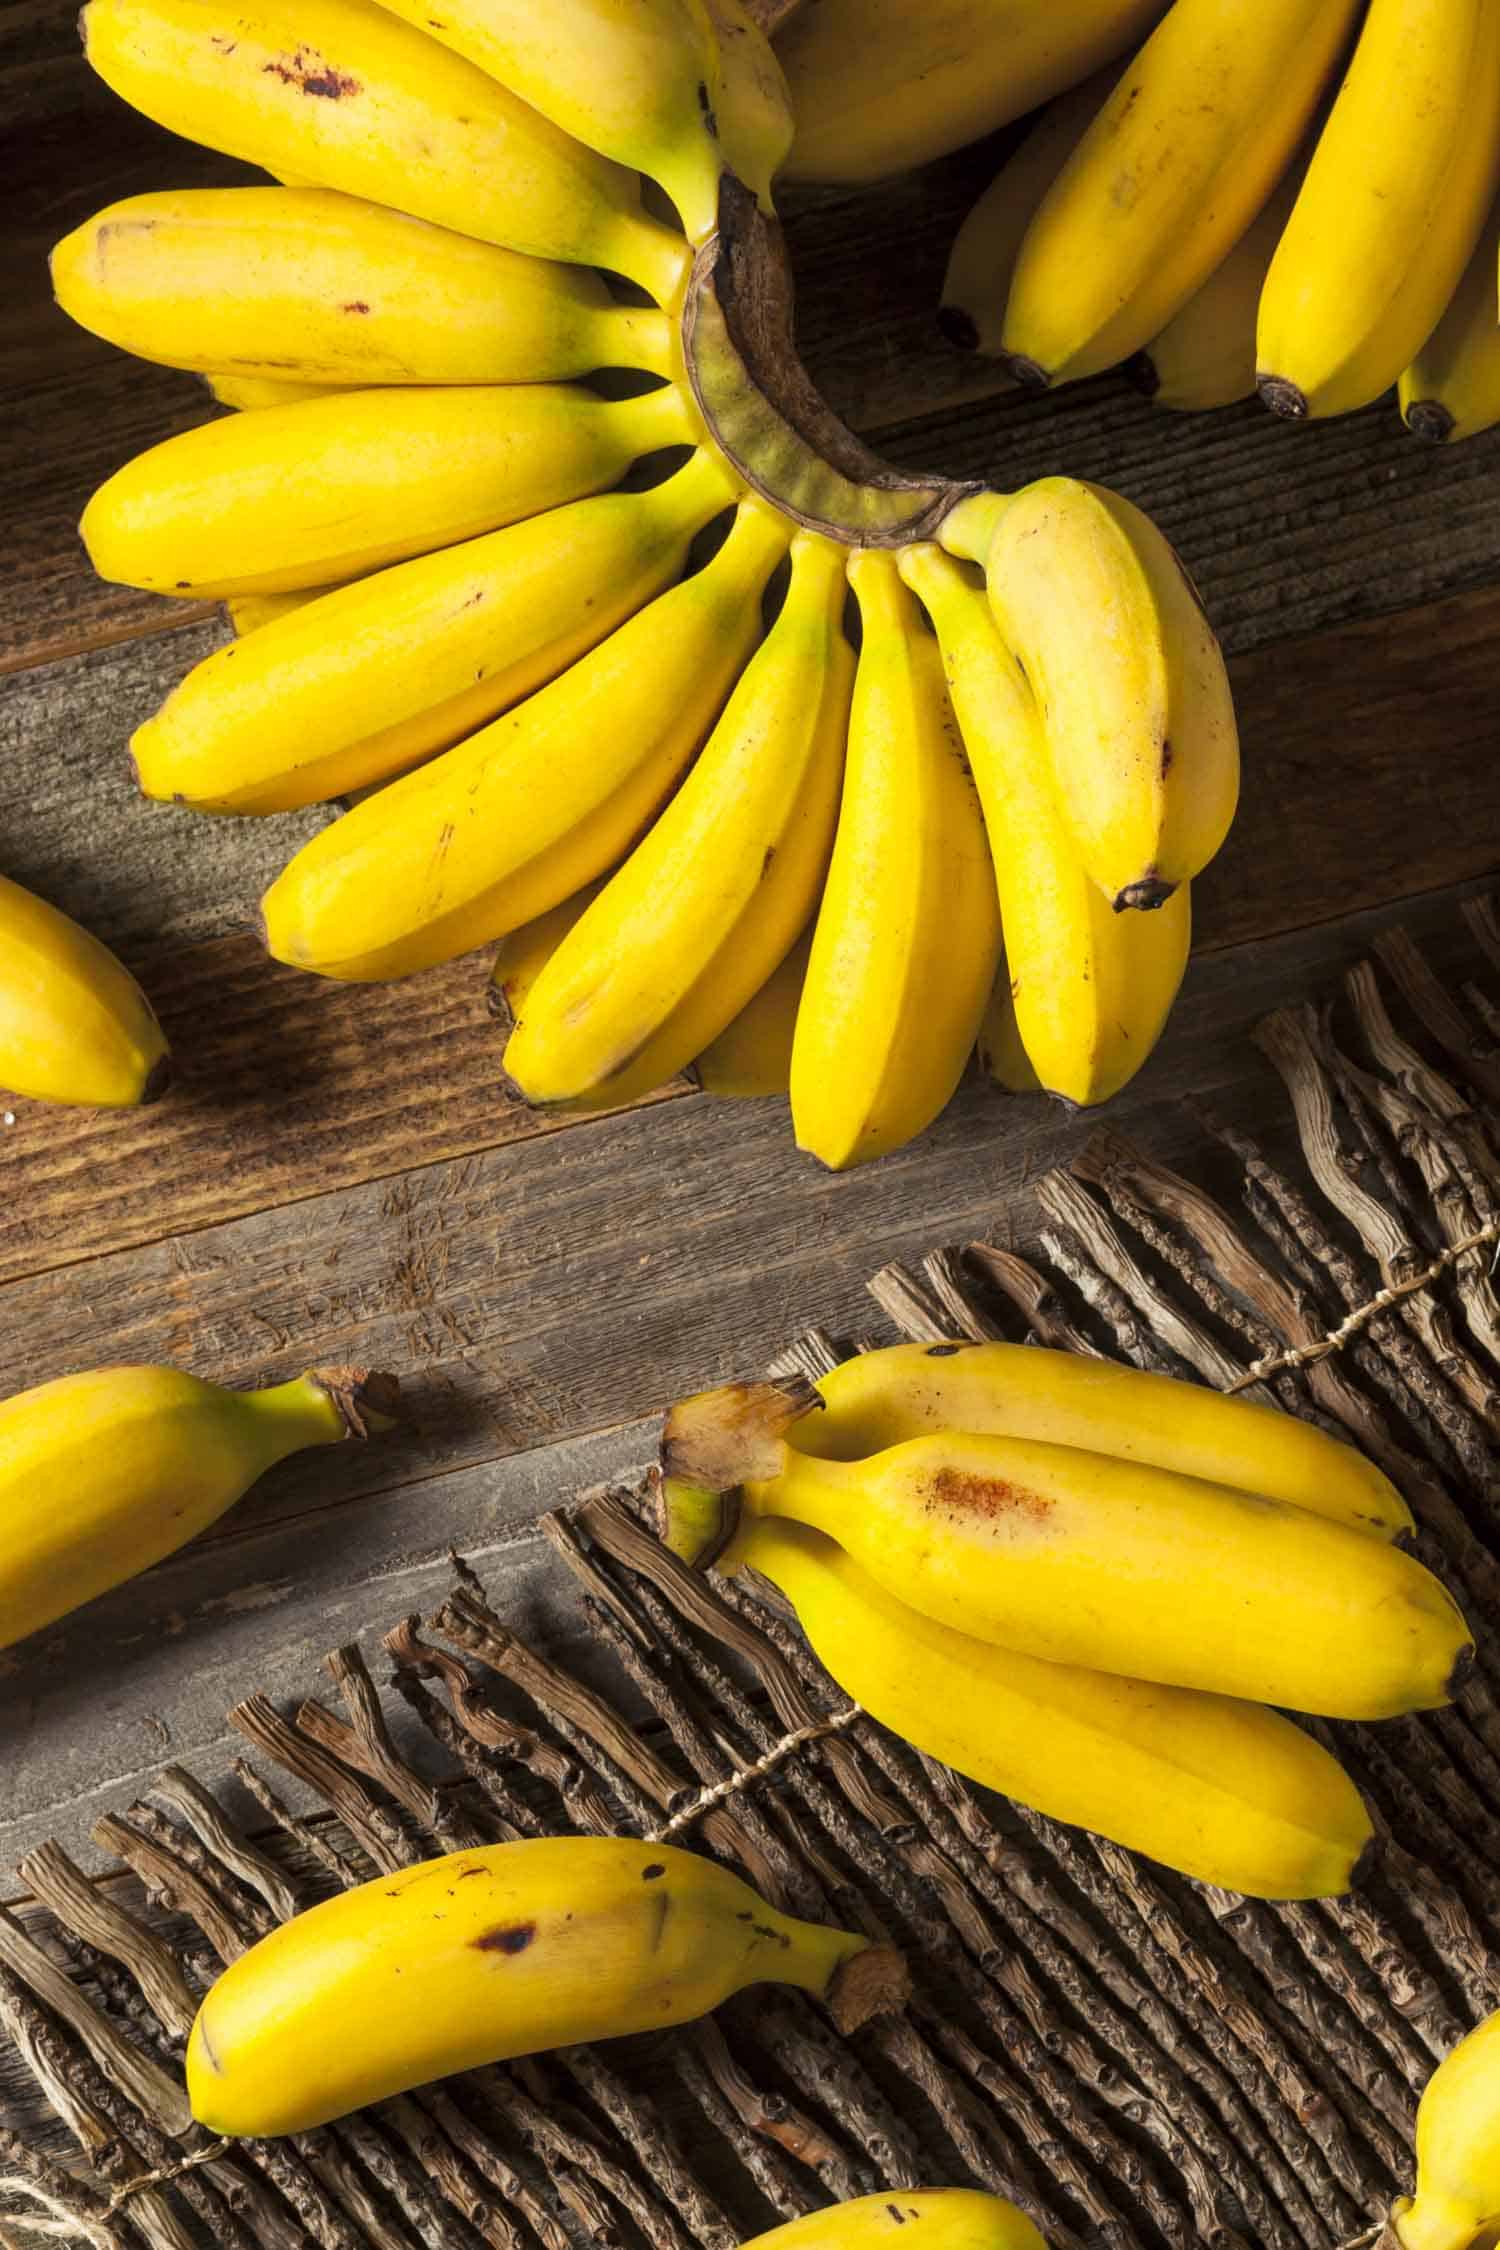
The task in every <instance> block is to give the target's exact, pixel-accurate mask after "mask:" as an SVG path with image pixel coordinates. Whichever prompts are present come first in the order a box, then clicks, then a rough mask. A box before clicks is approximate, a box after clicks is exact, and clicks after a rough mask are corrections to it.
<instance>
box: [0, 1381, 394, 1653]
mask: <svg viewBox="0 0 1500 2250" xmlns="http://www.w3.org/2000/svg"><path fill="white" fill-rule="evenodd" d="M396 1389H397V1385H396V1382H395V1379H394V1377H392V1376H388V1375H369V1374H366V1373H365V1371H364V1370H363V1369H362V1368H354V1367H330V1368H322V1369H319V1370H317V1371H315V1372H314V1373H312V1374H308V1375H302V1376H299V1377H298V1379H297V1380H296V1381H295V1382H292V1383H279V1384H277V1385H276V1386H275V1387H274V1389H271V1390H264V1391H225V1390H220V1389H219V1387H218V1385H217V1384H214V1383H204V1382H200V1381H199V1379H198V1377H197V1376H196V1375H186V1374H183V1373H182V1372H181V1371H180V1370H179V1369H177V1368H175V1367H107V1368H103V1369H101V1370H100V1371H99V1372H98V1373H97V1374H88V1375H66V1376H64V1377H62V1378H61V1380H60V1381H58V1382H55V1383H43V1384H42V1385H41V1386H40V1387H39V1388H38V1389H36V1390H31V1391H22V1392H21V1393H19V1395H18V1396H16V1397H15V1398H9V1399H6V1400H5V1401H4V1402H3V1403H0V1648H4V1647H7V1646H8V1645H9V1644H10V1643H11V1642H13V1641H18V1640H20V1639H21V1638H22V1636H23V1635H24V1634H26V1633H33V1632H35V1631H36V1630H37V1629H38V1628H39V1627H40V1626H43V1625H50V1624H51V1623H52V1622H53V1620H54V1619H56V1618H59V1617H61V1616H63V1615H64V1614H65V1613H66V1612H67V1611H68V1610H70V1609H76V1608H77V1607H78V1605H79V1604H80V1603H81V1602H86V1601H92V1600H93V1599H94V1597H95V1596H96V1595H97V1594H103V1593H106V1592H108V1590H109V1588H110V1587H112V1586H119V1585H122V1584H123V1583H124V1581H125V1580H126V1579H127V1578H133V1577H135V1575H136V1574H137V1572H139V1571H142V1570H145V1569H147V1568H148V1567H149V1566H150V1565H151V1564H152V1563H155V1562H160V1561H161V1559H162V1557H163V1556H164V1555H170V1554H172V1553H174V1552H175V1551H176V1549H177V1548H179V1547H181V1546H183V1545H185V1544H186V1542H187V1541H188V1540H189V1539H193V1538H196V1536H197V1534H198V1533H199V1532H200V1531H204V1530H206V1529H207V1527H208V1525H209V1524H211V1523H214V1522H216V1521H217V1519H218V1518H219V1517H220V1516H221V1515H223V1513H224V1511H225V1510H226V1508H229V1507H232V1506H233V1504H234V1502H235V1501H236V1500H238V1499H239V1497H240V1495H241V1494H242V1493H244V1492H246V1491H248V1490H249V1488H250V1486H251V1485H252V1484H254V1482H255V1481H256V1479H257V1477H261V1476H263V1475H264V1474H265V1472H266V1470H267V1469H269V1468H271V1467H272V1466H273V1465H274V1464H275V1463H276V1462H277V1461H284V1460H285V1459H286V1458H287V1456H288V1455H289V1454H292V1453H300V1452H301V1451H303V1449H304V1448H306V1447H308V1446H314V1445H337V1444H338V1443H339V1442H340V1440H341V1439H344V1438H348V1437H363V1436H365V1435H366V1433H367V1431H368V1430H369V1429H372V1428H375V1429H379V1428H384V1427H386V1426H387V1422H388V1413H389V1409H390V1407H391V1405H392V1403H393V1401H394V1399H395V1395H396Z"/></svg>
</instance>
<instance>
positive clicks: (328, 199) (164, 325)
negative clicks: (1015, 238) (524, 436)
mask: <svg viewBox="0 0 1500 2250" xmlns="http://www.w3.org/2000/svg"><path fill="white" fill-rule="evenodd" d="M52 287H53V291H54V293H55V295H56V297H57V301H58V303H59V304H60V305H61V306H62V309H63V311H64V312H65V313H67V314H69V315H70V317H71V318H72V319H74V320H76V321H77V322H78V323H79V325H80V327H83V328H87V329H91V330H92V332H93V333H94V334H95V335H96V336H102V337H104V339H105V340H106V342H108V343H111V344H118V345H119V347H120V348H121V350H122V351H127V352H134V353H135V354H136V355H137V356H138V357H139V358H141V359H152V360H156V361H158V362H159V363H160V364H161V365H162V366H164V367H185V368H189V369H197V370H199V371H200V372H206V373H210V374H212V373H216V372H219V371H222V372H224V373H227V374H238V375H253V376H261V375H270V376H273V377H275V378H277V379H279V378H280V377H281V376H283V375H290V376H293V377H296V378H300V379H312V380H314V381H320V382H327V383H337V384H344V385H350V384H353V385H356V386H366V385H369V384H372V383H541V382H555V381H558V380H561V379H565V378H567V377H569V376H573V375H587V374H589V373H590V372H591V371H592V370H593V369H595V368H599V367H610V366H620V367H644V368H647V369H649V370H650V371H651V372H653V373H659V374H668V373H670V372H671V357H672V353H671V344H670V339H669V337H668V333H667V327H666V322H665V320H664V318H663V316H662V315H661V314H660V313H658V312H640V311H637V310H635V309H634V308H632V307H630V306H626V305H617V304H614V303H613V302H612V301H611V299H610V296H609V292H608V291H607V290H606V288H605V286H604V283H603V282H602V281H601V280H600V278H599V276H598V275H597V274H595V273H592V272H590V271H589V270H588V269H587V268H585V267H582V266H562V265H551V264H548V263H547V262H546V260H544V259H541V258H527V257H523V256H522V255H521V253H520V252H519V251H515V250H501V249H497V248H496V246H495V245H494V244H493V243H490V242H476V241H474V240H473V239H472V237H470V236H468V235H463V234H453V233H451V232H450V231H449V230H448V229H447V228H445V227H434V226H429V225H428V223H427V222H426V220H424V219H408V218H404V217H403V216H402V214H401V213H400V212H399V211H387V210H384V209H383V208H382V207H381V206H380V205H379V204H377V203H362V202H361V201H360V200H359V199H358V197H357V196H352V195H338V194H336V193H335V192H334V190H333V189H331V188H287V187H237V188H183V189H179V190H176V191H169V192H166V193H163V194H160V195H135V196H131V197H130V198H129V199H128V200H127V201H126V202H124V203H114V204H111V205H110V207H109V209H108V210H107V211H100V212H98V213H96V214H95V216H94V217H93V218H92V219H88V220H86V221H85V222H84V224H83V225H82V226H81V227H79V228H77V229H76V230H75V232H74V233H72V234H70V235H67V236H66V237H65V238H64V239H63V240H62V241H61V242H60V243H59V244H58V245H57V248H56V249H55V250H54V251H53V253H52Z"/></svg>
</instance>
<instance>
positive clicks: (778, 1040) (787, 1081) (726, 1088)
mask: <svg viewBox="0 0 1500 2250" xmlns="http://www.w3.org/2000/svg"><path fill="white" fill-rule="evenodd" d="M811 952H812V924H811V923H809V924H808V926H807V928H806V929H805V930H804V931H803V933H802V935H801V937H799V938H798V940H797V942H796V944H795V945H794V946H793V947H792V950H791V952H790V953H788V955H787V956H786V959H785V960H784V961H782V962H781V964H780V965H779V967H777V968H775V969H773V970H772V972H771V974H770V976H769V977H767V979H766V981H765V983H764V984H763V985H762V986H761V988H760V990H759V992H757V993H755V994H754V995H753V997H752V998H751V999H749V1000H747V1001H746V1003H745V1005H744V1007H743V1008H741V1010H740V1012H739V1014H738V1015H737V1016H736V1017H735V1019H734V1021H733V1023H729V1024H726V1025H725V1026H724V1029H723V1030H722V1031H721V1032H720V1033H719V1036H718V1038H717V1039H715V1040H714V1041H713V1043H712V1044H711V1045H710V1046H707V1047H705V1048H704V1050H703V1052H702V1054H701V1055H700V1056H699V1057H698V1060H697V1064H696V1075H697V1079H698V1083H699V1085H700V1086H701V1087H702V1088H703V1091H704V1093H705V1094H713V1095H716V1096H718V1097H719V1098H721V1099H730V1100H740V1101H750V1100H754V1099H756V1098H757V1097H759V1096H761V1095H765V1094H788V1093H790V1092H791V1086H792V1040H793V1037H794V1036H795V1033H796V1029H797V1010H798V1008H799V1007H800V1006H801V1003H802V987H803V984H804V982H805V981H806V977H807V963H808V957H809V955H810V954H811Z"/></svg>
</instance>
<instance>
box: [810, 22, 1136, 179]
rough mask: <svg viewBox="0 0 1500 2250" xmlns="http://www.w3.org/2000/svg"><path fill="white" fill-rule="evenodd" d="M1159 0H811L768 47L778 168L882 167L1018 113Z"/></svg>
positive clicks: (973, 135) (880, 172) (1090, 67)
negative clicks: (780, 100) (788, 118)
mask: <svg viewBox="0 0 1500 2250" xmlns="http://www.w3.org/2000/svg"><path fill="white" fill-rule="evenodd" d="M1162 4H1163V0H1069V4H1068V5H1067V6H1066V7H1064V8H1061V9H1058V8H1051V9H1049V8H1045V7H1040V6H1038V5H1037V0H927V4H926V5H924V6H922V7H916V8H914V7H912V6H911V4H910V0H816V4H815V5H808V6H803V7H802V8H800V9H798V10H796V11H795V12H794V13H793V15H792V17H791V19H790V21H789V22H788V23H787V25H786V26H785V28H784V29H783V30H782V31H781V32H779V33H778V35H777V40H776V51H777V53H778V54H779V55H780V57H781V63H782V68H783V69H784V70H785V72H786V76H787V83H788V85H789V86H790V88H791V94H792V108H793V111H794V113H795V115H796V119H797V138H796V142H795V144H794V146H793V149H792V153H791V157H790V159H789V160H788V164H787V174H788V177H789V178H792V179H798V180H825V181H834V182H838V183H846V182H847V183H853V182H860V181H865V180H881V179H888V178H889V177H890V176H891V175H892V174H893V173H896V172H906V171H910V170H911V168H912V167H913V166H914V165H917V164H926V163H928V162H930V160H931V159H932V158H933V157H935V156H945V155H947V153H948V151H949V150H950V149H955V148H962V147H963V146H964V145H965V143H966V142H968V141H977V140H978V139H980V137H981V136H982V135H983V134H985V133H989V132H993V131H994V129H995V127H996V126H997V125H1005V124H1008V123H1009V122H1010V120H1011V119H1012V118H1015V117H1024V116H1025V114H1026V112H1027V111H1028V110H1031V109H1035V108H1036V107H1037V106H1038V105H1039V104H1040V103H1042V102H1045V101H1049V100H1050V99H1051V97H1052V96H1053V95H1054V94H1060V93H1062V92H1063V91H1064V89H1065V88H1066V87H1069V86H1075V85H1076V84H1077V83H1078V81H1079V80H1080V79H1081V78H1087V77H1088V75H1089V73H1090V72H1091V71H1094V70H1097V69H1098V68H1099V66H1100V65H1101V63H1107V62H1109V61H1110V60H1111V58H1112V57H1114V56H1116V55H1123V54H1124V53H1125V51H1126V49H1127V48H1128V47H1130V46H1132V45H1134V43H1135V41H1136V40H1137V39H1139V38H1141V37H1142V36H1143V34H1144V33H1145V32H1147V31H1149V29H1150V28H1151V25H1152V24H1153V23H1154V22H1155V21H1156V19H1157V17H1158V16H1159V15H1160V14H1161V12H1162Z"/></svg>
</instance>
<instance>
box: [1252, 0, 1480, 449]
mask: <svg viewBox="0 0 1500 2250" xmlns="http://www.w3.org/2000/svg"><path fill="white" fill-rule="evenodd" d="M1497 185H1500V11H1497V10H1496V8H1495V7H1494V5H1493V0H1371V4H1370V9H1369V13H1368V15H1367V16H1366V17H1365V22H1364V28H1363V29H1362V31H1361V32H1360V35H1359V44H1358V46H1357V47H1356V49H1355V52H1354V60H1353V62H1352V63H1351V65H1350V67H1349V73H1348V76H1347V77H1346V78H1345V80H1344V83H1343V85H1342V87H1341V88H1340V90H1339V94H1338V98H1337V100H1336V101H1335V102H1334V105H1333V108H1332V111H1331V112H1330V114H1329V117H1328V121H1327V123H1326V124H1325V125H1324V127H1323V130H1322V132H1321V134H1320V135H1319V137H1318V145H1317V147H1316V149H1315V150H1314V151H1313V155H1312V159H1311V162H1310V163H1309V165H1308V168H1307V177H1306V179H1305V180H1304V182H1303V185H1302V192H1301V194H1300V195H1299V196H1298V198H1297V201H1296V205H1295V207H1294V208H1293V211H1292V215H1291V218H1290V219H1289V220H1288V222H1287V225H1286V230H1285V232H1284V233H1283V235H1282V237H1281V241H1280V243H1279V245H1278V247H1277V251H1276V255H1275V257H1274V258H1273V259H1272V261H1271V270H1270V272H1269V273H1268V274H1267V276H1266V285H1265V288H1264V290H1263V291H1262V293H1261V300H1260V320H1259V325H1258V329H1257V334H1256V364H1257V369H1258V374H1257V381H1258V384H1259V388H1260V394H1261V397H1262V398H1263V399H1264V400H1265V402H1266V404H1267V405H1268V406H1269V407H1271V408H1272V409H1273V410H1274V411H1275V412H1276V413H1278V414H1284V415H1288V416H1290V417H1292V418H1294V419H1298V420H1300V419H1301V418H1302V417H1304V416H1306V415H1324V414H1345V413H1349V412H1350V411H1352V410H1353V409H1354V408H1355V407H1358V406H1367V405H1368V404H1369V402H1370V400H1371V399H1374V398H1378V397H1379V396H1380V394H1381V392H1382V391H1384V390H1387V389H1388V388H1389V387H1390V385H1391V384H1392V383H1394V382H1395V381H1396V380H1397V379H1398V377H1399V376H1400V374H1401V371H1402V369H1403V368H1404V367H1409V366H1410V365H1411V362H1412V361H1413V360H1414V359H1415V358H1416V356H1417V354H1418V352H1419V351H1420V350H1421V348H1422V346H1423V345H1424V344H1425V343H1426V341H1427V339H1428V337H1429V336H1430V335H1431V334H1432V331H1433V329H1434V328H1435V327H1436V326H1437V324H1438V321H1439V320H1440V319H1441V317H1442V313H1443V307H1444V306H1445V305H1446V304H1447V303H1448V300H1449V299H1450V298H1451V297H1452V295H1453V293H1454V291H1455V290H1456V289H1457V288H1458V286H1459V283H1460V281H1461V279H1462V277H1463V272H1464V268H1465V266H1466V265H1467V264H1468V262H1469V258H1470V256H1471V254H1472V252H1473V250H1474V246H1475V244H1476V243H1477V242H1478V240H1479V237H1480V234H1481V232H1482V230H1483V227H1484V223H1485V217H1486V214H1487V213H1488V211H1489V208H1490V205H1491V203H1492V202H1493V200H1494V197H1495V191H1496V187H1497Z"/></svg>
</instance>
